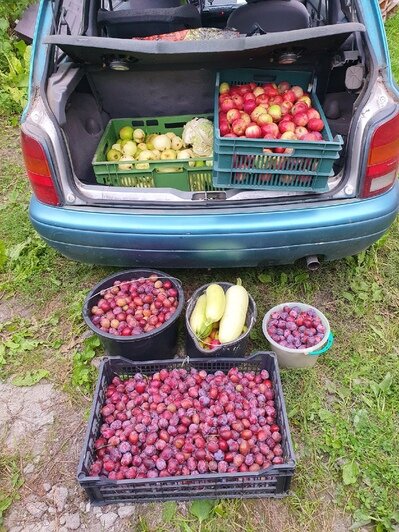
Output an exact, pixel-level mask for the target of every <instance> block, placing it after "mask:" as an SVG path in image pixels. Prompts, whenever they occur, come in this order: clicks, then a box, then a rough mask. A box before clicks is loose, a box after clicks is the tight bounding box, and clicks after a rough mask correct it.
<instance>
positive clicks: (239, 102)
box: [231, 94, 244, 109]
mask: <svg viewBox="0 0 399 532" xmlns="http://www.w3.org/2000/svg"><path fill="white" fill-rule="evenodd" d="M231 99H232V100H233V102H234V105H235V107H236V109H242V108H243V107H244V100H243V97H242V96H241V95H240V94H233V96H232V97H231Z"/></svg>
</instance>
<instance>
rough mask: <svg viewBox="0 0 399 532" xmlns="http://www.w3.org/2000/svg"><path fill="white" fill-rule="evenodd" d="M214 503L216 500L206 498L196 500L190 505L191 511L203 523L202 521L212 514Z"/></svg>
mask: <svg viewBox="0 0 399 532" xmlns="http://www.w3.org/2000/svg"><path fill="white" fill-rule="evenodd" d="M214 505H215V504H214V502H212V501H208V500H206V499H204V500H198V501H194V502H193V503H192V505H191V507H190V513H192V514H193V515H194V516H195V517H197V518H198V520H199V522H200V523H202V521H205V519H208V517H209V516H210V515H211V513H212V510H213V507H214Z"/></svg>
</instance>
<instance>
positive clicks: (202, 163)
mask: <svg viewBox="0 0 399 532" xmlns="http://www.w3.org/2000/svg"><path fill="white" fill-rule="evenodd" d="M202 166H205V162H204V161H196V162H195V167H196V168H201V167H202Z"/></svg>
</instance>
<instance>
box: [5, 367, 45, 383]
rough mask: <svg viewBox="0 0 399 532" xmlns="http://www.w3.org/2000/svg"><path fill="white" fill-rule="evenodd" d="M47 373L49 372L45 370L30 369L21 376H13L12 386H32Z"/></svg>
mask: <svg viewBox="0 0 399 532" xmlns="http://www.w3.org/2000/svg"><path fill="white" fill-rule="evenodd" d="M49 375H50V374H49V372H48V371H47V370H45V369H38V370H37V371H30V372H28V373H26V374H25V375H24V376H23V377H15V378H14V379H13V380H12V384H13V385H14V386H33V385H34V384H37V383H38V382H39V381H41V380H42V379H44V378H45V377H48V376H49Z"/></svg>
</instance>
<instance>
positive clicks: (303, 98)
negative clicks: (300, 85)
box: [298, 94, 312, 107]
mask: <svg viewBox="0 0 399 532" xmlns="http://www.w3.org/2000/svg"><path fill="white" fill-rule="evenodd" d="M298 102H305V103H306V105H307V106H308V107H312V100H311V99H310V98H309V96H308V95H307V94H305V95H304V96H301V97H300V98H298Z"/></svg>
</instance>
